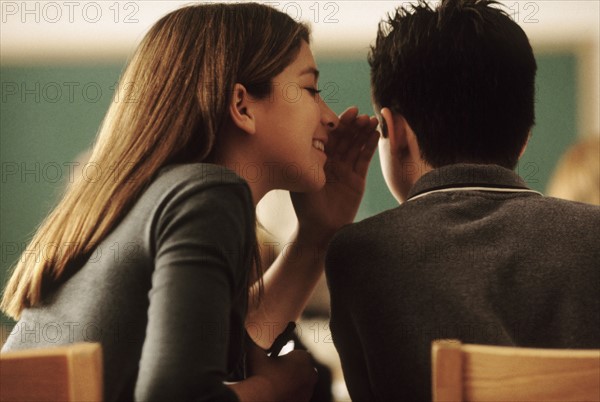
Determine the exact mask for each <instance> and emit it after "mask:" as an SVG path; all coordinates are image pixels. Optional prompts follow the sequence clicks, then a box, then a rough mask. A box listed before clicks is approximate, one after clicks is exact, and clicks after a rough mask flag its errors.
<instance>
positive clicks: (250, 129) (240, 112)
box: [229, 84, 256, 134]
mask: <svg viewBox="0 0 600 402" xmlns="http://www.w3.org/2000/svg"><path fill="white" fill-rule="evenodd" d="M229 116H230V117H231V121H232V122H233V124H235V125H236V126H237V127H238V128H240V129H241V130H242V131H244V132H246V133H248V134H254V133H256V120H255V116H254V113H253V110H252V99H251V98H250V94H249V93H248V91H247V90H246V87H244V86H243V85H242V84H235V85H234V86H233V95H232V97H231V103H230V104H229Z"/></svg>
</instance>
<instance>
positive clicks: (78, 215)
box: [0, 3, 309, 319]
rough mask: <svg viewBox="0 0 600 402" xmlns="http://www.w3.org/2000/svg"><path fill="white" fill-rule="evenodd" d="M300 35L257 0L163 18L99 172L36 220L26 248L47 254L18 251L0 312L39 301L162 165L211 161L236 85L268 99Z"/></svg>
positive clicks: (140, 56) (98, 152)
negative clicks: (48, 212) (42, 218)
mask: <svg viewBox="0 0 600 402" xmlns="http://www.w3.org/2000/svg"><path fill="white" fill-rule="evenodd" d="M302 40H305V41H306V42H308V41H309V30H308V28H307V27H306V26H305V25H303V24H300V23H297V22H296V21H294V20H293V19H292V18H290V17H289V16H287V15H286V14H284V13H281V12H279V11H277V10H275V9H273V8H270V7H267V6H264V5H259V4H256V3H244V4H202V5H194V6H189V7H184V8H181V9H179V10H176V11H174V12H172V13H170V14H168V15H166V16H165V17H163V18H162V19H161V20H159V21H158V22H157V23H156V24H155V25H154V26H153V27H152V28H151V29H150V31H149V32H148V33H147V34H146V36H145V37H144V39H143V40H142V42H141V43H140V45H139V46H138V48H137V50H136V52H135V54H134V55H133V57H132V59H131V61H130V62H129V65H128V67H127V68H126V70H125V72H124V74H123V76H122V77H121V80H120V86H119V87H120V90H121V93H117V95H116V96H115V98H114V99H113V102H112V104H111V106H110V108H109V110H108V112H107V114H106V117H105V119H104V122H103V124H102V127H101V128H100V130H99V133H98V137H97V140H96V144H95V146H94V148H93V150H92V154H91V157H90V163H93V164H94V166H95V169H94V171H96V172H99V173H100V174H98V175H97V176H95V177H93V178H89V177H88V178H86V179H81V180H78V181H77V182H76V183H74V184H73V185H72V186H70V187H69V188H68V189H67V191H66V193H65V195H64V197H63V198H62V199H61V200H60V202H59V203H58V205H57V206H56V207H55V208H54V210H53V211H52V212H51V213H50V214H49V216H48V217H47V218H46V219H45V220H44V222H42V224H41V225H40V227H39V229H38V230H37V232H36V233H35V235H34V236H33V239H32V240H31V242H30V244H29V246H28V247H27V250H32V249H34V250H38V251H39V250H43V253H42V252H39V253H36V254H32V253H30V252H28V253H24V254H23V255H22V256H21V258H20V259H19V261H18V262H17V264H16V266H15V268H14V272H13V274H12V277H11V278H10V280H9V282H8V284H7V287H6V289H5V291H4V296H3V298H2V302H1V304H0V308H2V310H3V311H4V312H5V313H6V314H7V315H9V316H11V317H13V318H15V319H18V318H19V316H20V314H21V311H22V310H23V309H24V308H26V307H30V306H35V305H36V304H38V303H39V302H40V301H41V300H42V298H43V296H44V295H43V293H44V292H43V289H45V288H46V287H48V286H51V285H52V284H55V283H58V282H59V281H60V280H61V278H63V276H65V271H66V270H67V267H69V269H71V266H72V265H76V266H77V265H78V264H76V263H77V262H78V261H80V260H81V259H82V258H83V259H85V257H86V256H87V255H89V254H90V253H91V252H92V251H93V250H94V247H95V246H96V245H98V244H99V243H100V242H101V241H102V240H103V239H104V238H105V237H106V236H107V235H108V234H109V233H110V231H111V230H113V229H114V228H115V226H116V225H117V224H118V223H119V222H120V221H121V220H122V218H123V217H124V215H125V214H126V213H127V212H128V211H129V210H130V208H131V207H132V205H133V203H134V202H135V201H136V200H137V199H138V198H139V196H140V195H141V193H142V192H143V191H144V189H145V188H146V187H147V185H148V184H149V183H150V182H151V181H152V179H153V177H154V176H155V175H156V173H157V172H158V171H159V170H160V169H161V168H162V167H164V166H166V165H168V164H172V163H189V162H210V161H211V157H212V154H213V151H214V149H215V143H216V142H217V139H218V136H219V132H220V131H221V128H222V127H223V125H224V123H225V122H226V120H227V118H228V105H229V103H230V100H231V96H232V93H233V87H234V84H235V83H241V84H243V85H245V86H246V87H247V88H248V90H249V92H251V93H252V94H253V95H254V96H256V97H258V98H261V97H266V96H269V94H270V91H271V86H270V83H271V80H272V78H273V77H274V76H276V75H277V74H279V73H280V72H281V71H283V69H284V68H285V67H286V66H287V65H288V64H290V63H291V62H292V61H293V59H294V58H295V56H296V55H297V53H298V50H299V48H300V45H301V42H302ZM109 172H110V173H109ZM256 250H257V248H255V252H254V253H255V255H254V257H255V258H254V260H255V261H257V260H258V257H259V256H258V254H257V251H256ZM79 265H81V264H79ZM256 266H257V267H259V266H260V265H259V264H256ZM78 268H79V267H76V268H75V269H78ZM257 269H260V268H257ZM257 275H258V277H260V275H261V273H260V272H258V273H255V275H249V277H254V278H256V277H257Z"/></svg>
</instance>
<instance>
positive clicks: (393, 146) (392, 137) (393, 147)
mask: <svg viewBox="0 0 600 402" xmlns="http://www.w3.org/2000/svg"><path fill="white" fill-rule="evenodd" d="M381 117H382V118H383V122H382V126H383V127H382V129H383V130H385V131H386V132H387V136H386V135H385V133H384V138H388V139H389V141H390V151H391V152H392V154H397V153H398V152H401V151H402V150H403V149H404V148H406V147H407V146H408V133H407V127H406V120H405V119H404V117H403V116H400V115H396V116H394V114H393V113H392V111H391V110H390V109H389V108H387V107H384V108H383V109H381Z"/></svg>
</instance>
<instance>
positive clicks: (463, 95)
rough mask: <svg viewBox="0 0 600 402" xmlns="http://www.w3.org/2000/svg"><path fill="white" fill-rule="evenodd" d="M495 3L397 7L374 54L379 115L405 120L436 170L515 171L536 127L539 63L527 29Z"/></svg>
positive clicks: (467, 0) (445, 0) (448, 0)
mask: <svg viewBox="0 0 600 402" xmlns="http://www.w3.org/2000/svg"><path fill="white" fill-rule="evenodd" d="M496 4H497V3H496V2H494V1H490V0H442V2H441V3H440V5H439V7H437V9H435V10H434V9H432V8H430V6H429V5H428V4H427V3H425V2H424V1H420V2H419V4H418V5H415V6H410V9H405V8H399V9H398V10H396V13H395V15H393V16H390V18H389V20H388V21H385V22H382V23H381V24H380V26H379V31H378V35H377V41H376V44H375V46H373V47H372V48H371V52H370V55H369V64H370V65H371V85H372V91H373V101H374V103H375V105H376V108H377V110H381V108H383V107H387V108H389V109H390V110H391V111H392V112H393V114H394V115H401V116H402V117H403V118H404V119H405V121H406V122H407V123H408V125H409V126H410V128H411V129H412V131H413V132H414V135H415V137H416V140H417V143H418V147H419V150H420V153H421V157H422V159H423V160H424V161H425V162H426V163H427V164H428V165H430V166H431V167H434V168H437V167H440V166H444V165H449V164H453V163H493V164H498V165H501V166H504V167H507V168H509V169H513V168H514V167H515V166H516V164H517V161H518V158H519V155H520V153H521V151H522V149H523V147H524V145H525V143H526V142H527V138H528V134H529V131H530V129H531V127H532V125H533V123H534V82H535V72H536V63H535V59H534V57H533V51H532V49H531V46H530V44H529V41H528V39H527V36H526V35H525V33H524V32H523V30H522V29H521V28H520V27H519V26H518V25H517V24H516V23H515V22H514V21H512V20H511V19H510V17H509V16H508V15H507V14H506V13H505V12H504V11H502V10H500V9H498V8H496V7H495V5H496Z"/></svg>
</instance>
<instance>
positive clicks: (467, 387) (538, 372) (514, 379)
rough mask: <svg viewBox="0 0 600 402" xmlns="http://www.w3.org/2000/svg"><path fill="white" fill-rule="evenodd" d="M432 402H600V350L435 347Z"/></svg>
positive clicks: (458, 344)
mask: <svg viewBox="0 0 600 402" xmlns="http://www.w3.org/2000/svg"><path fill="white" fill-rule="evenodd" d="M431 355H432V380H433V400H434V402H438V401H528V402H529V401H544V402H547V401H563V402H565V401H600V350H572V349H533V348H519V347H506V346H484V345H467V344H462V343H461V342H460V341H458V340H442V341H434V342H433V344H432V350H431Z"/></svg>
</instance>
